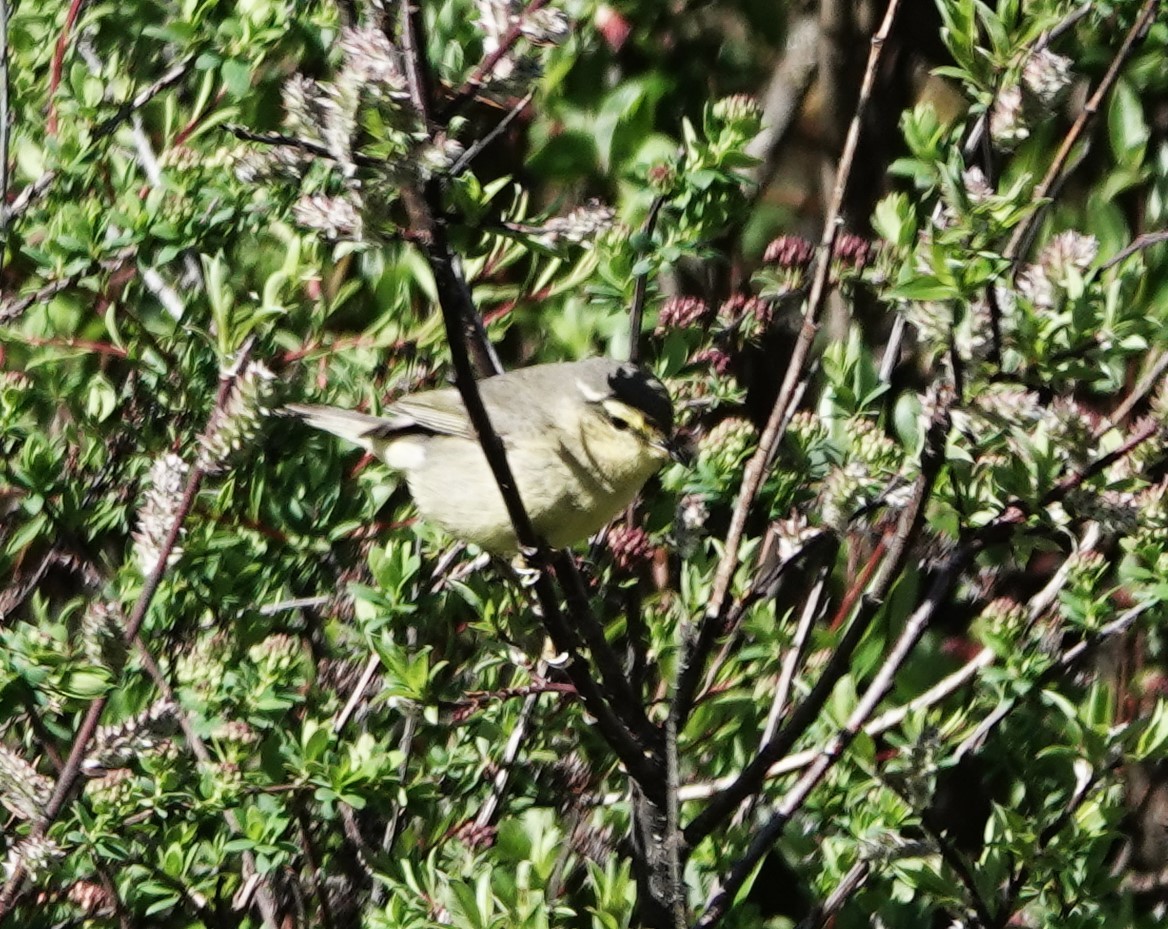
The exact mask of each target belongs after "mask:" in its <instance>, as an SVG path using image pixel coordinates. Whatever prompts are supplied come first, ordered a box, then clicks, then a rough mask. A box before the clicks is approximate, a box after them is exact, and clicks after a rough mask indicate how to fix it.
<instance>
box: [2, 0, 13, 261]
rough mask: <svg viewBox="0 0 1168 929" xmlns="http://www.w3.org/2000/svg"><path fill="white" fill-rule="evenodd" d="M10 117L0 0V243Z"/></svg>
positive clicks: (5, 31) (4, 218)
mask: <svg viewBox="0 0 1168 929" xmlns="http://www.w3.org/2000/svg"><path fill="white" fill-rule="evenodd" d="M11 130H12V116H11V114H10V113H9V112H8V0H0V243H3V242H7V240H8V207H7V203H8V134H9V132H10V131H11ZM3 270H4V249H3V248H0V271H3Z"/></svg>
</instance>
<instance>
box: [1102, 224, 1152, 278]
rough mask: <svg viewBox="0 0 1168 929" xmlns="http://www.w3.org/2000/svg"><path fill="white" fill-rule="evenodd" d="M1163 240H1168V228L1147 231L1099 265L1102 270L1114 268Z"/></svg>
mask: <svg viewBox="0 0 1168 929" xmlns="http://www.w3.org/2000/svg"><path fill="white" fill-rule="evenodd" d="M1161 242H1168V229H1158V230H1157V231H1155V232H1145V233H1143V235H1138V236H1136V237H1135V239H1133V240H1132V242H1131V243H1130V244H1129V245H1127V246H1126V247H1125V248H1121V249H1120V250H1119V251H1118V252H1116V253H1115V254H1114V255H1112V256H1111V257H1110V258H1108V259H1107V260H1106V261H1105V262H1103V264H1101V265H1100V266H1099V270H1100V271H1108V270H1110V269H1111V268H1114V267H1115V266H1116V265H1117V264H1119V263H1120V262H1121V261H1123V260H1125V259H1127V258H1130V257H1131V256H1132V255H1134V254H1135V253H1136V252H1142V251H1143V250H1144V249H1148V248H1151V247H1152V246H1153V245H1159V244H1160V243H1161Z"/></svg>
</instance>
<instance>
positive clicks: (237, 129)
mask: <svg viewBox="0 0 1168 929" xmlns="http://www.w3.org/2000/svg"><path fill="white" fill-rule="evenodd" d="M223 131H224V132H230V133H231V134H232V135H233V136H235V137H236V138H237V139H239V140H241V141H243V142H258V143H260V144H261V145H274V146H279V147H281V148H292V149H295V150H296V151H299V152H304V153H305V154H306V155H315V156H317V157H319V158H328V159H329V160H330V161H335V160H336V156H335V155H334V154H333V153H332V152H330V151H329V150H328V149H327V148H325V146H323V145H321V144H320V143H318V142H313V141H311V140H309V139H302V138H300V137H298V136H293V135H285V134H284V133H282V132H253V131H252V130H251V129H248V128H247V127H246V126H239V125H236V124H235V123H224V124H223ZM351 157H352V161H353V164H355V165H358V166H359V167H362V168H384V167H385V161H384V160H383V159H381V158H370V157H369V156H368V155H362V154H361V153H360V152H354V153H353V154H352V156H351Z"/></svg>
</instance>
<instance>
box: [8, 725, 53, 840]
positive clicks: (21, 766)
mask: <svg viewBox="0 0 1168 929" xmlns="http://www.w3.org/2000/svg"><path fill="white" fill-rule="evenodd" d="M52 793H53V782H52V781H50V780H49V779H48V778H47V777H45V776H44V775H43V774H40V773H38V772H37V769H36V768H34V767H33V766H32V765H30V764H29V763H28V762H27V761H25V760H24V759H23V758H21V757H20V755H18V754H16V752H14V751H12V749H10V748H9V747H8V746H6V745H3V744H0V803H2V804H4V808H5V809H6V810H8V812H9V813H11V814H12V815H13V816H15V817H17V818H18V819H25V820H29V821H36V820H37V819H39V818H40V816H41V813H42V811H43V810H44V808H45V805H46V804H47V803H48V802H49V797H50V796H52Z"/></svg>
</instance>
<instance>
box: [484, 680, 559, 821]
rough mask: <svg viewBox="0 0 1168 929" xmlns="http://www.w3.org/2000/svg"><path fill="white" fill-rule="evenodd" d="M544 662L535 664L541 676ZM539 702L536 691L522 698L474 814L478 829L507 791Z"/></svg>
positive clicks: (495, 808) (493, 817) (495, 810)
mask: <svg viewBox="0 0 1168 929" xmlns="http://www.w3.org/2000/svg"><path fill="white" fill-rule="evenodd" d="M545 669H546V663H545V662H543V661H541V662H539V664H538V665H537V666H536V674H537V675H538V676H539V677H543V672H544V670H545ZM538 702H539V694H538V693H529V694H528V695H527V696H526V697H524V698H523V706H522V707H520V708H519V716H518V718H517V719H516V720H515V725H514V726H512V728H511V734H510V735H509V736H508V737H507V744H506V745H505V746H504V748H503V757H502V758H500V759H499V765H498V768H497V769H496V771H495V777H494V778H493V779H492V781H491V792H490V793H489V794H488V795H487V799H486V800H484V801H483V805H482V806H481V807H479V811H478V813H477V815H476V816H475V820H474V821H475V826H476V827H477V828H479V829H482V828H485V827H487V826H490V825H491V824H492V823H493V822H494V821H495V813H496V812H498V809H499V804H500V802H502V799H503V795H504V794H505V793H506V792H507V785H508V783H510V780H511V771H512V770H513V769H514V765H515V759H516V758H518V757H519V749H520V748H522V746H523V739H524V738H525V737H526V735H527V727H528V725H529V724H530V722H531V714H532V713H533V712H535V705H536V703H538Z"/></svg>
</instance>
